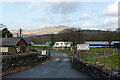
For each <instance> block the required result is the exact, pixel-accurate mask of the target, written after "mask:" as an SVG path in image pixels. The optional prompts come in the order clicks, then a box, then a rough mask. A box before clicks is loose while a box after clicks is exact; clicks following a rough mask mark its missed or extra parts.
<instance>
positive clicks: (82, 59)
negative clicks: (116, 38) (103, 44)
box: [72, 48, 120, 80]
mask: <svg viewBox="0 0 120 80" xmlns="http://www.w3.org/2000/svg"><path fill="white" fill-rule="evenodd" d="M107 49H108V48H106V49H104V48H103V49H102V48H99V50H98V49H92V50H89V51H74V53H73V59H72V63H73V67H75V68H77V69H79V70H82V71H84V72H86V73H88V74H89V75H90V76H92V77H94V78H97V79H100V80H118V79H120V53H119V51H118V50H119V49H113V48H110V50H107Z"/></svg>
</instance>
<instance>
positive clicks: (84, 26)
mask: <svg viewBox="0 0 120 80" xmlns="http://www.w3.org/2000/svg"><path fill="white" fill-rule="evenodd" d="M91 26H93V24H91V23H90V22H85V23H83V24H82V27H83V28H88V27H91Z"/></svg>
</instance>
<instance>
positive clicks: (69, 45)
mask: <svg viewBox="0 0 120 80" xmlns="http://www.w3.org/2000/svg"><path fill="white" fill-rule="evenodd" d="M72 45H73V43H72V42H55V44H54V46H53V47H71V46H72Z"/></svg>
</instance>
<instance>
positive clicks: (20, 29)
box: [20, 28, 22, 38]
mask: <svg viewBox="0 0 120 80" xmlns="http://www.w3.org/2000/svg"><path fill="white" fill-rule="evenodd" d="M21 37H22V29H21V28H20V38H21Z"/></svg>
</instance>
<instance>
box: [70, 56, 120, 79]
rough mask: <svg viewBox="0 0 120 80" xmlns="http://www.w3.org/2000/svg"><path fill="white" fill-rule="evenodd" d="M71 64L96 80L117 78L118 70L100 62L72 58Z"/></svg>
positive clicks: (119, 75) (119, 72)
mask: <svg viewBox="0 0 120 80" xmlns="http://www.w3.org/2000/svg"><path fill="white" fill-rule="evenodd" d="M72 66H73V68H75V69H78V70H80V71H83V72H85V73H87V74H89V75H90V76H92V77H93V78H95V79H97V80H119V79H120V70H114V69H112V68H107V67H105V66H104V65H102V64H100V63H89V62H87V61H82V60H77V58H73V60H72Z"/></svg>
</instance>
